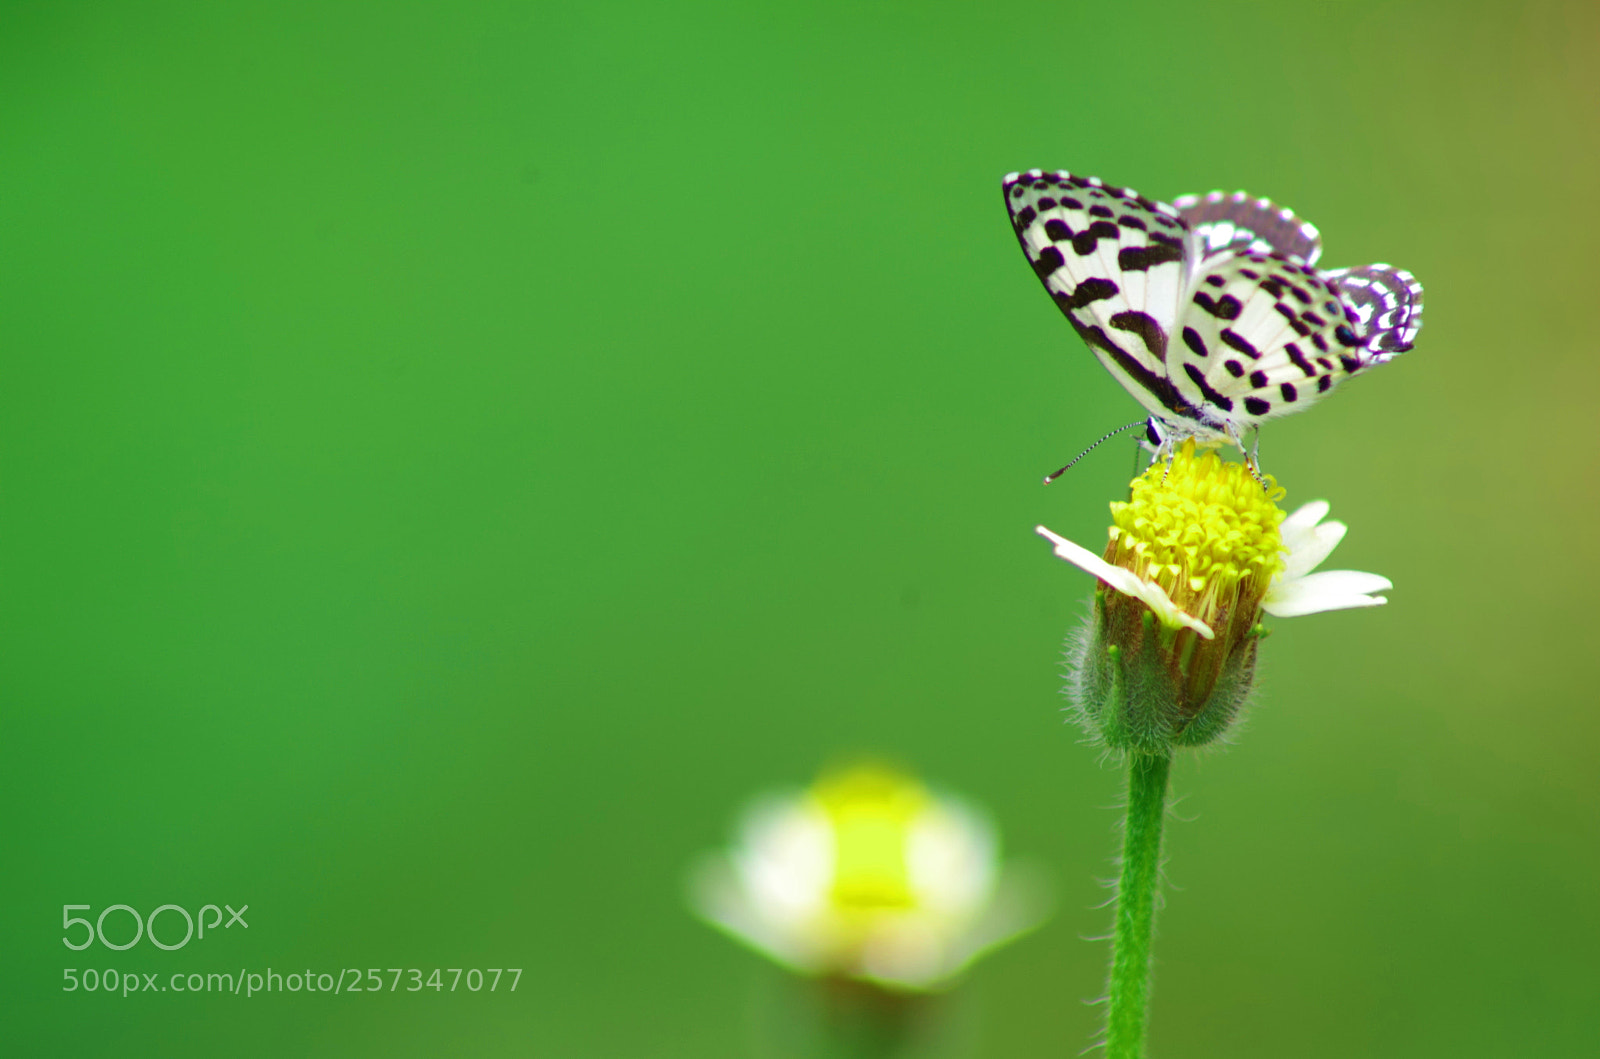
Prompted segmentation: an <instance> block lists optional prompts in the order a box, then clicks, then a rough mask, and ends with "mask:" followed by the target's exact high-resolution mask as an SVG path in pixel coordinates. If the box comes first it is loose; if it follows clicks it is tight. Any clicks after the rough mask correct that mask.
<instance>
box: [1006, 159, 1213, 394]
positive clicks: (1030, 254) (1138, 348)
mask: <svg viewBox="0 0 1600 1059" xmlns="http://www.w3.org/2000/svg"><path fill="white" fill-rule="evenodd" d="M1003 190H1004V192H1005V197H1006V207H1007V209H1009V210H1010V211H1011V220H1012V225H1013V227H1014V228H1015V229H1016V233H1017V240H1018V241H1019V242H1020V243H1021V244H1022V251H1023V253H1024V254H1026V255H1027V258H1028V261H1029V263H1030V264H1032V265H1033V268H1034V271H1035V272H1036V273H1037V274H1038V276H1039V278H1040V280H1041V281H1043V283H1044V285H1045V289H1046V290H1048V291H1049V292H1050V295H1051V297H1053V298H1054V299H1055V302H1056V304H1057V305H1058V306H1059V307H1060V308H1061V311H1062V312H1063V313H1065V314H1066V316H1067V319H1068V320H1070V321H1071V322H1072V326H1073V328H1074V329H1075V330H1076V331H1077V332H1078V334H1079V335H1080V336H1081V337H1082V338H1083V340H1084V341H1085V342H1086V343H1088V345H1089V347H1090V349H1092V350H1093V351H1094V354H1095V356H1096V357H1097V358H1098V359H1099V360H1100V362H1101V363H1102V364H1103V365H1105V367H1106V369H1107V370H1108V371H1110V372H1111V374H1112V375H1113V377H1115V378H1116V379H1117V381H1118V382H1120V383H1122V385H1123V386H1124V387H1125V388H1126V389H1127V390H1128V392H1130V393H1132V394H1133V395H1134V397H1136V398H1138V400H1139V401H1140V403H1141V404H1143V405H1144V406H1145V407H1146V408H1147V409H1149V410H1150V411H1151V412H1153V413H1155V414H1156V415H1158V416H1163V417H1170V416H1174V415H1180V416H1188V415H1193V414H1194V410H1193V409H1192V407H1189V406H1188V405H1187V404H1186V402H1184V401H1182V400H1181V398H1180V396H1179V394H1178V392H1177V389H1176V387H1174V385H1173V383H1172V380H1171V379H1170V378H1169V377H1168V368H1167V362H1166V361H1167V356H1168V347H1169V344H1170V343H1171V341H1172V340H1173V333H1172V332H1173V327H1174V324H1175V322H1176V320H1177V317H1178V313H1179V305H1178V301H1179V298H1180V296H1181V294H1182V290H1183V285H1184V277H1185V274H1186V250H1185V247H1186V240H1187V234H1188V233H1187V231H1186V229H1185V227H1184V224H1183V221H1182V220H1181V219H1179V217H1178V214H1177V211H1176V210H1174V209H1173V208H1172V207H1170V206H1168V205H1166V204H1165V203H1159V202H1154V201H1152V200H1150V199H1147V198H1145V197H1144V196H1142V195H1140V194H1138V193H1137V192H1135V191H1132V190H1130V189H1128V188H1117V187H1110V186H1107V185H1105V184H1103V183H1102V182H1101V181H1099V180H1098V179H1096V178H1094V177H1080V176H1074V175H1073V174H1071V173H1067V172H1065V171H1058V172H1048V173H1047V172H1044V171H1042V170H1037V169H1034V170H1029V171H1028V172H1026V173H1013V174H1011V175H1009V176H1007V177H1006V178H1005V180H1004V181H1003Z"/></svg>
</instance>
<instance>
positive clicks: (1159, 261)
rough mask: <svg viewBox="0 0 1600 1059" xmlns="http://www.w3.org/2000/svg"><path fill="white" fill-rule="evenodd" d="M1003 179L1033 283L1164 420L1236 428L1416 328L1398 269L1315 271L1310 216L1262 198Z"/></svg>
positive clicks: (1414, 300) (1280, 409)
mask: <svg viewBox="0 0 1600 1059" xmlns="http://www.w3.org/2000/svg"><path fill="white" fill-rule="evenodd" d="M1003 187H1004V191H1005V196H1006V206H1007V208H1008V209H1009V210H1010V211H1011V219H1012V223H1013V226H1014V227H1015V229H1016V233H1017V239H1018V241H1019V242H1020V243H1021V244H1022V249H1023V253H1024V254H1026V255H1027V258H1028V261H1029V262H1030V263H1031V264H1032V265H1033V267H1034V270H1035V272H1037V273H1038V275H1039V277H1040V279H1041V280H1042V281H1043V282H1044V285H1045V288H1046V289H1047V290H1048V291H1049V292H1050V294H1051V296H1052V297H1053V298H1054V299H1055V301H1056V304H1057V305H1059V306H1060V308H1061V310H1062V312H1064V313H1065V314H1066V316H1067V319H1068V320H1069V321H1071V323H1072V325H1073V327H1074V329H1075V330H1076V331H1077V332H1078V334H1079V335H1080V336H1081V337H1082V338H1083V339H1084V341H1085V342H1086V343H1087V344H1088V345H1089V347H1090V349H1091V350H1092V351H1093V352H1094V354H1095V356H1096V357H1097V358H1098V359H1099V360H1100V362H1101V363H1102V364H1104V365H1105V366H1106V368H1107V370H1109V371H1110V372H1111V374H1112V375H1113V376H1114V377H1115V378H1116V379H1117V381H1119V382H1121V383H1122V385H1123V386H1124V387H1125V388H1126V389H1127V390H1128V391H1129V392H1130V393H1132V394H1133V395H1134V397H1135V398H1137V399H1138V400H1139V402H1140V403H1141V404H1143V405H1144V406H1145V408H1146V409H1148V410H1149V411H1150V412H1151V413H1152V414H1153V415H1154V416H1155V417H1156V418H1159V419H1161V420H1162V421H1163V422H1164V423H1165V424H1166V425H1167V427H1168V428H1169V429H1168V431H1167V432H1166V433H1167V434H1168V435H1169V436H1176V437H1180V438H1181V437H1184V436H1198V437H1201V438H1203V439H1210V438H1223V437H1230V438H1234V439H1237V438H1239V437H1240V435H1242V434H1243V433H1244V432H1245V431H1247V430H1249V429H1250V428H1252V427H1254V426H1257V425H1259V424H1260V422H1261V421H1262V420H1264V419H1268V418H1272V417H1275V416H1280V415H1286V414H1288V413H1290V412H1295V411H1298V410H1300V409H1301V408H1305V407H1307V406H1308V405H1310V404H1311V403H1313V402H1314V401H1316V400H1317V398H1319V397H1320V396H1321V395H1322V394H1324V393H1327V392H1328V391H1329V390H1330V389H1332V388H1333V387H1334V386H1335V385H1337V384H1338V382H1339V381H1341V380H1342V379H1344V378H1347V377H1348V376H1350V375H1352V374H1354V373H1356V372H1358V371H1361V370H1363V369H1364V368H1367V367H1370V366H1372V365H1374V364H1378V363H1382V362H1383V361H1385V360H1388V359H1389V358H1390V357H1392V356H1393V355H1394V354H1395V353H1398V352H1402V351H1403V350H1404V349H1409V348H1410V345H1409V343H1410V341H1411V339H1412V338H1414V337H1415V334H1416V326H1417V324H1418V323H1419V322H1420V312H1421V288H1420V287H1419V286H1417V285H1416V282H1415V280H1414V279H1412V278H1411V277H1410V275H1409V274H1408V273H1403V272H1400V271H1398V270H1395V269H1390V268H1388V266H1382V265H1374V266H1369V267H1368V268H1364V269H1352V270H1343V271H1340V272H1337V273H1323V272H1319V271H1317V270H1316V269H1315V268H1314V267H1313V266H1314V265H1315V263H1316V261H1317V258H1318V256H1319V255H1320V254H1321V251H1322V248H1321V242H1320V239H1319V237H1318V234H1317V230H1316V229H1315V228H1314V227H1312V226H1311V225H1310V224H1308V223H1306V222H1305V221H1302V220H1300V219H1299V218H1297V217H1295V215H1294V214H1293V213H1292V212H1291V211H1289V210H1286V209H1283V208H1281V207H1278V206H1275V205H1273V204H1272V203H1271V202H1269V201H1267V200H1266V199H1252V198H1250V197H1249V196H1247V195H1245V194H1244V193H1243V192H1238V193H1235V194H1232V195H1224V194H1222V193H1220V192H1213V193H1211V194H1210V195H1206V196H1204V197H1200V196H1188V197H1185V198H1182V199H1179V200H1177V203H1176V204H1175V205H1174V206H1168V205H1166V204H1165V203H1160V202H1154V201H1152V200H1150V199H1148V198H1145V197H1144V196H1142V195H1139V194H1138V193H1136V192H1134V191H1132V190H1129V189H1126V188H1115V187H1108V186H1106V185H1105V184H1103V183H1102V182H1101V181H1099V180H1097V179H1095V178H1093V177H1079V176H1074V175H1073V174H1071V173H1067V172H1064V171H1062V172H1054V173H1045V172H1043V171H1041V170H1037V169H1035V170H1030V171H1028V172H1026V173H1013V174H1011V175H1009V176H1007V177H1006V178H1005V180H1004V182H1003Z"/></svg>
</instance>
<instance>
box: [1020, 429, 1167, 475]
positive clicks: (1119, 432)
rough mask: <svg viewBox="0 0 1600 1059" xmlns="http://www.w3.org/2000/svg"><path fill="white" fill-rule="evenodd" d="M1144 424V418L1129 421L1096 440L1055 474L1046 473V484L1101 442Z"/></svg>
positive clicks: (1067, 469)
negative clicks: (1134, 421)
mask: <svg viewBox="0 0 1600 1059" xmlns="http://www.w3.org/2000/svg"><path fill="white" fill-rule="evenodd" d="M1144 424H1145V421H1144V420H1143V419H1141V420H1139V421H1138V422H1137V423H1129V424H1128V425H1127V426H1125V427H1118V428H1117V429H1115V430H1113V431H1112V432H1111V433H1109V434H1107V435H1106V436H1105V437H1103V438H1101V439H1100V440H1099V441H1097V442H1095V443H1094V444H1093V445H1090V446H1089V447H1088V448H1086V449H1084V450H1083V451H1082V452H1080V453H1078V454H1077V455H1076V456H1074V457H1072V462H1071V463H1069V464H1067V465H1066V466H1065V467H1063V468H1061V469H1060V470H1059V471H1057V472H1056V473H1055V474H1047V475H1045V476H1044V484H1045V485H1049V484H1050V483H1051V482H1053V481H1055V480H1056V479H1057V478H1060V477H1061V476H1062V475H1063V474H1066V473H1067V472H1068V471H1070V470H1072V468H1073V467H1074V466H1075V465H1076V464H1077V462H1078V461H1079V460H1081V459H1083V458H1084V457H1085V456H1087V455H1089V453H1091V452H1093V451H1094V450H1095V449H1097V448H1099V447H1100V445H1101V443H1103V442H1107V441H1110V440H1111V439H1112V438H1114V437H1116V436H1117V435H1118V434H1121V433H1124V432H1125V431H1129V430H1132V429H1133V428H1134V427H1142V426H1144Z"/></svg>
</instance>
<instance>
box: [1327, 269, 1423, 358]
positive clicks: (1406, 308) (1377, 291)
mask: <svg viewBox="0 0 1600 1059" xmlns="http://www.w3.org/2000/svg"><path fill="white" fill-rule="evenodd" d="M1328 277H1329V278H1330V279H1332V280H1333V282H1334V283H1335V284H1336V285H1337V286H1338V288H1339V293H1340V294H1341V295H1342V296H1343V298H1344V301H1345V302H1346V304H1348V305H1349V306H1350V308H1351V309H1352V310H1353V311H1354V312H1355V315H1356V319H1355V320H1354V321H1352V323H1351V326H1352V327H1354V328H1355V331H1356V334H1357V335H1358V336H1359V337H1360V339H1361V348H1362V353H1363V361H1364V363H1363V365H1362V366H1363V367H1370V366H1371V365H1373V364H1382V363H1383V362H1384V361H1386V360H1389V359H1390V358H1391V357H1394V356H1396V355H1397V354H1400V353H1404V352H1406V351H1407V350H1409V349H1410V348H1411V347H1412V345H1413V344H1414V343H1415V342H1416V340H1417V332H1418V331H1420V330H1421V329H1422V284H1420V283H1418V282H1417V278H1416V277H1415V276H1413V275H1412V274H1411V273H1409V272H1407V271H1406V270H1405V269H1403V268H1394V267H1392V266H1390V265H1367V266H1366V267H1364V268H1341V269H1336V270H1335V271H1333V272H1330V273H1328Z"/></svg>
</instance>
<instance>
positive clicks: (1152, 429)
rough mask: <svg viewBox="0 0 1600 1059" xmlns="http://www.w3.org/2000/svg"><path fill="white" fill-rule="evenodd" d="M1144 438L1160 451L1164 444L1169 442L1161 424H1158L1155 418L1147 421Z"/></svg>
mask: <svg viewBox="0 0 1600 1059" xmlns="http://www.w3.org/2000/svg"><path fill="white" fill-rule="evenodd" d="M1144 436H1145V439H1146V440H1148V441H1149V442H1150V444H1151V445H1154V446H1155V447H1156V448H1158V449H1159V448H1160V447H1161V445H1162V443H1163V442H1165V441H1166V440H1167V435H1166V434H1165V433H1164V432H1163V431H1162V430H1161V424H1160V423H1158V422H1156V420H1155V418H1154V417H1153V416H1152V417H1151V418H1150V419H1147V420H1145V424H1144Z"/></svg>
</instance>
